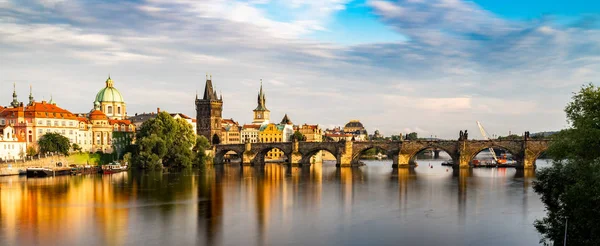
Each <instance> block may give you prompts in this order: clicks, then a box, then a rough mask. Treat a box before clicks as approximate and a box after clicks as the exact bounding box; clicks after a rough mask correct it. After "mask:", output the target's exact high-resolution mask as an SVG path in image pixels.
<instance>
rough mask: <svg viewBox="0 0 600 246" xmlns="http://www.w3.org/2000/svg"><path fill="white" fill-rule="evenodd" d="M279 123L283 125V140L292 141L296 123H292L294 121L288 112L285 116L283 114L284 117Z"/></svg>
mask: <svg viewBox="0 0 600 246" xmlns="http://www.w3.org/2000/svg"><path fill="white" fill-rule="evenodd" d="M279 125H280V126H283V133H282V134H283V138H282V142H289V141H292V135H293V134H294V123H292V121H291V120H290V118H289V117H288V116H287V114H285V116H283V119H281V122H280V123H279Z"/></svg>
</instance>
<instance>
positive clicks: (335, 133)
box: [323, 126, 353, 142]
mask: <svg viewBox="0 0 600 246" xmlns="http://www.w3.org/2000/svg"><path fill="white" fill-rule="evenodd" d="M352 136H353V135H352V134H350V133H345V132H344V130H343V129H342V128H341V127H339V126H337V127H334V128H333V129H326V130H325V132H324V134H323V137H324V138H325V139H324V141H335V142H337V141H340V140H344V141H351V140H352Z"/></svg>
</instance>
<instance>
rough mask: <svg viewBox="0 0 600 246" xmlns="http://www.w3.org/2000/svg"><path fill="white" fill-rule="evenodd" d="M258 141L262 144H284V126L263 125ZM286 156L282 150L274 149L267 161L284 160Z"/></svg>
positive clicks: (268, 154)
mask: <svg viewBox="0 0 600 246" xmlns="http://www.w3.org/2000/svg"><path fill="white" fill-rule="evenodd" d="M258 139H259V141H260V142H261V143H277V142H283V126H282V125H277V124H274V123H269V124H266V125H262V126H261V127H260V129H259V132H258ZM283 156H284V154H283V152H282V151H281V150H280V149H273V150H271V151H269V152H268V153H267V155H266V158H267V159H282V157H283Z"/></svg>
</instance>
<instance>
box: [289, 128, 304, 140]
mask: <svg viewBox="0 0 600 246" xmlns="http://www.w3.org/2000/svg"><path fill="white" fill-rule="evenodd" d="M292 140H296V141H298V142H300V141H306V136H304V134H302V133H300V131H298V130H296V131H295V132H294V134H292Z"/></svg>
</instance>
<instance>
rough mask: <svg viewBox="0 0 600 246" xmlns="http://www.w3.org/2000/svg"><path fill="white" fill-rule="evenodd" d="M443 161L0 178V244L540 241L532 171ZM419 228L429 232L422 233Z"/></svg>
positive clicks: (225, 166) (233, 167) (228, 167)
mask: <svg viewBox="0 0 600 246" xmlns="http://www.w3.org/2000/svg"><path fill="white" fill-rule="evenodd" d="M439 164H440V163H437V162H433V161H432V162H431V163H428V165H427V164H423V165H422V166H419V167H411V168H397V169H392V168H391V163H389V162H385V161H369V162H367V166H363V167H360V168H336V167H335V163H328V162H324V163H323V164H316V165H311V166H308V167H289V166H285V165H278V164H267V165H266V166H264V167H251V166H239V165H224V166H214V167H208V168H206V169H205V170H203V171H170V172H130V173H119V174H113V175H91V176H64V177H53V178H40V179H27V178H24V177H17V176H11V177H0V198H1V199H0V242H2V245H44V244H47V243H48V242H60V244H61V245H140V244H151V245H241V244H243V245H279V244H302V245H304V244H323V243H324V242H327V243H326V244H329V245H347V244H392V243H395V242H397V241H398V240H403V242H406V243H407V244H424V245H435V244H451V245H462V244H468V243H471V244H488V245H502V244H521V245H523V244H525V245H528V244H532V243H533V244H535V243H537V241H538V236H537V233H536V232H535V229H534V228H533V227H532V226H531V223H532V222H533V220H534V219H535V218H536V216H537V217H539V216H541V215H543V206H542V205H541V204H540V202H539V198H538V197H537V195H536V194H535V193H533V191H532V189H531V185H530V184H531V180H532V179H533V178H534V177H535V172H534V171H532V170H514V169H505V170H501V169H455V170H453V169H451V168H450V169H448V168H446V167H441V166H440V165H439ZM515 221H517V222H515ZM515 223H516V224H515ZM482 228H484V229H485V228H487V230H490V231H492V232H501V233H504V234H510V233H515V235H517V234H518V235H522V236H521V237H506V238H504V237H501V238H500V239H499V238H498V237H497V236H496V237H495V239H494V240H490V239H489V238H492V235H491V234H490V233H488V232H486V231H482ZM365 231H369V233H367V234H365V233H364V232H365ZM423 231H428V234H429V235H432V236H422V235H423V234H422V232H423ZM496 241H499V242H501V244H500V243H497V244H496V243H495V242H496ZM473 242H475V243H473Z"/></svg>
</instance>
